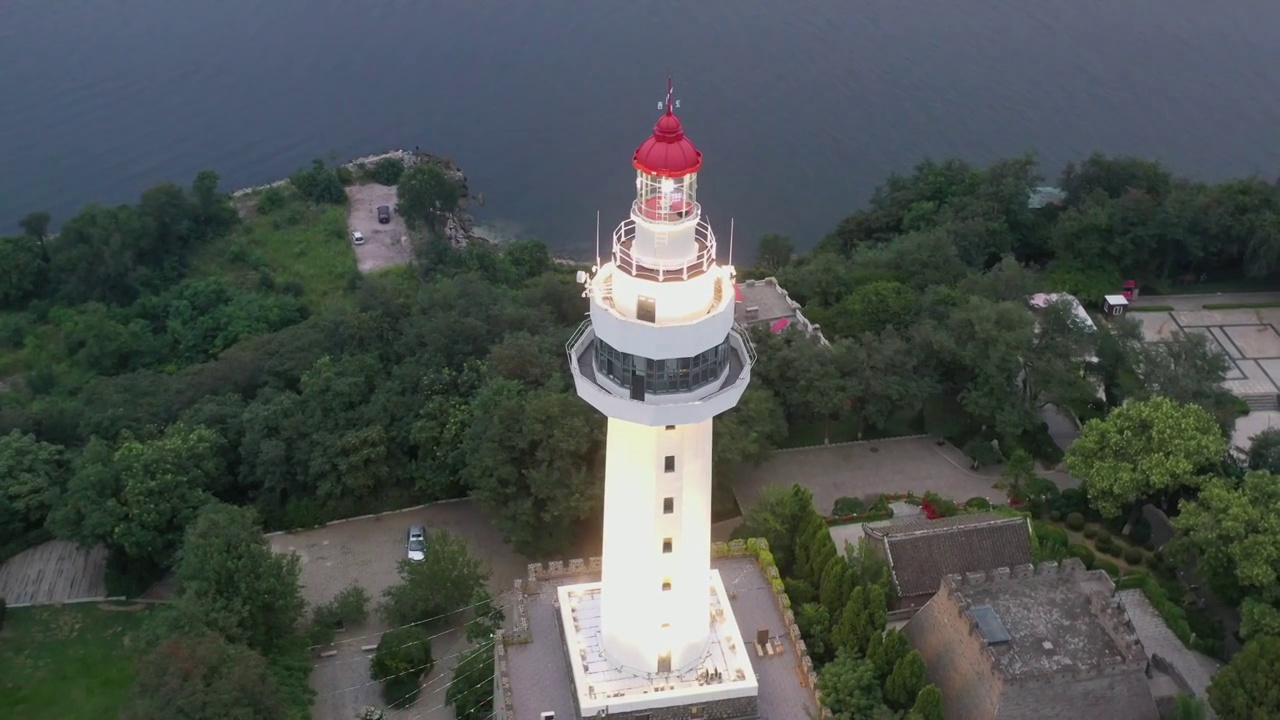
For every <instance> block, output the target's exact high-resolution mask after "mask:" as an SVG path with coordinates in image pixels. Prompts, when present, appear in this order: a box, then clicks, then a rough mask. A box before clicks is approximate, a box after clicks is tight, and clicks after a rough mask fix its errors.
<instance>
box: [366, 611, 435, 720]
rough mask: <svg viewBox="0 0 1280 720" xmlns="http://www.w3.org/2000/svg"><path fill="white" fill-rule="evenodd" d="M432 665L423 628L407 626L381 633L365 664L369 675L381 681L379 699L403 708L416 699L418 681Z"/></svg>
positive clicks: (419, 688) (427, 640) (427, 638)
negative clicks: (368, 660)
mask: <svg viewBox="0 0 1280 720" xmlns="http://www.w3.org/2000/svg"><path fill="white" fill-rule="evenodd" d="M435 664H436V661H435V658H434V657H432V655H431V635H430V634H429V632H428V631H427V629H426V628H425V627H423V626H422V625H408V626H405V627H400V628H395V629H393V630H388V631H387V632H385V633H383V634H382V639H380V640H379V641H378V649H377V650H375V651H374V653H373V660H372V661H370V663H369V676H370V677H371V678H373V679H374V680H377V681H378V682H380V683H382V698H383V699H384V700H386V702H387V704H388V705H394V706H396V707H405V706H407V705H412V704H413V703H414V702H415V701H416V700H417V699H418V692H419V690H421V687H420V686H419V684H418V681H419V679H421V678H422V676H423V675H426V674H427V673H429V672H431V668H433V667H435Z"/></svg>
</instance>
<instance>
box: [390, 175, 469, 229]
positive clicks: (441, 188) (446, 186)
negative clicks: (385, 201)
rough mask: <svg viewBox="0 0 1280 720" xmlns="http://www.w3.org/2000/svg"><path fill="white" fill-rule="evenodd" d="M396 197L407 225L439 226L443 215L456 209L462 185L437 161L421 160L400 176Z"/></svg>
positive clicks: (460, 197) (460, 199)
mask: <svg viewBox="0 0 1280 720" xmlns="http://www.w3.org/2000/svg"><path fill="white" fill-rule="evenodd" d="M396 197H397V199H398V200H399V201H400V205H399V212H400V215H401V216H402V217H404V219H405V222H406V223H407V224H408V225H409V227H421V226H425V227H429V228H432V229H439V227H440V226H441V223H442V222H443V218H444V216H446V215H448V214H449V213H451V212H453V211H454V210H457V209H458V205H459V203H460V202H461V201H462V188H461V187H460V186H459V185H458V182H457V181H456V180H454V179H453V178H452V177H450V176H449V174H448V173H446V172H445V170H444V168H442V167H440V165H439V164H437V163H433V162H420V163H418V164H416V165H414V166H413V167H411V168H408V169H407V170H405V172H404V175H402V176H401V177H400V184H399V185H398V186H397V187H396Z"/></svg>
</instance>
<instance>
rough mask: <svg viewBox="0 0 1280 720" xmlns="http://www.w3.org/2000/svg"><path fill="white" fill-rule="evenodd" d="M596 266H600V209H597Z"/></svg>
mask: <svg viewBox="0 0 1280 720" xmlns="http://www.w3.org/2000/svg"><path fill="white" fill-rule="evenodd" d="M596 267H597V268H599V267H600V211H599V210H597V211H596Z"/></svg>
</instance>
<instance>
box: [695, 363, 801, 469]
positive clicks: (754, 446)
mask: <svg viewBox="0 0 1280 720" xmlns="http://www.w3.org/2000/svg"><path fill="white" fill-rule="evenodd" d="M712 432H713V433H714V438H713V442H712V443H711V448H712V453H713V462H712V465H711V467H712V468H713V470H714V471H715V472H716V474H717V475H719V476H720V477H725V475H726V474H728V473H731V472H732V471H733V470H734V468H735V467H736V466H738V464H739V463H750V464H752V465H759V464H760V463H763V462H764V461H765V460H767V459H768V458H769V455H770V454H771V453H772V452H773V450H774V448H776V447H778V445H779V444H781V443H782V442H783V441H784V440H785V439H786V437H787V416H786V413H785V411H784V410H783V407H782V403H781V402H779V401H778V397H777V396H776V395H774V394H773V392H772V391H771V390H769V388H767V387H765V386H764V385H759V384H752V385H750V386H748V387H747V390H746V392H744V393H743V394H742V399H741V400H739V401H738V404H737V405H735V406H734V407H733V408H732V409H731V410H729V411H728V412H726V413H724V414H723V415H721V416H719V417H717V418H716V421H715V423H714V424H713V425H712Z"/></svg>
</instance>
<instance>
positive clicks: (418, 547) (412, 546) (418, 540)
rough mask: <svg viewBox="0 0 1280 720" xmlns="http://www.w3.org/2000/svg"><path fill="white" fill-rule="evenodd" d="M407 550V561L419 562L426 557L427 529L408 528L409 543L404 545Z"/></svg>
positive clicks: (416, 526) (417, 526) (419, 527)
mask: <svg viewBox="0 0 1280 720" xmlns="http://www.w3.org/2000/svg"><path fill="white" fill-rule="evenodd" d="M405 547H407V548H408V549H409V559H410V560H413V561H414V562H418V561H421V560H423V559H425V558H426V557H427V529H426V528H424V527H422V526H421V525H414V526H412V527H410V528H409V542H407V543H406V544H405Z"/></svg>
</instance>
